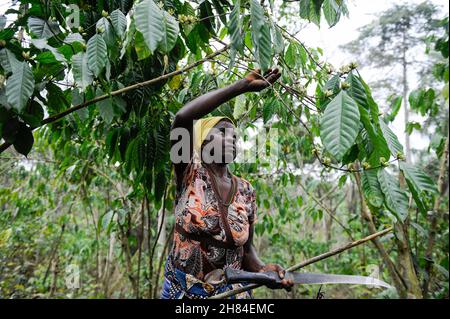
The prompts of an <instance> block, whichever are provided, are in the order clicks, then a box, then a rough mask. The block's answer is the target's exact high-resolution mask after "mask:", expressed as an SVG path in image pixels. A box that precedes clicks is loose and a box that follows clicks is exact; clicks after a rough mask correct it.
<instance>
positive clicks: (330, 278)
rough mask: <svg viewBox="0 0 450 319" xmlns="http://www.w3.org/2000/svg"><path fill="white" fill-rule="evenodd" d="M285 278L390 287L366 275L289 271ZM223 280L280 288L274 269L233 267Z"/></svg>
mask: <svg viewBox="0 0 450 319" xmlns="http://www.w3.org/2000/svg"><path fill="white" fill-rule="evenodd" d="M285 279H291V280H292V281H293V283H294V284H303V285H311V284H320V285H323V284H350V285H369V286H377V287H384V288H392V286H391V285H389V284H388V283H386V282H384V281H382V280H379V279H376V278H373V277H366V276H353V275H333V274H317V273H308V272H303V273H299V272H289V271H287V272H286V273H285ZM225 280H226V282H227V283H228V284H234V283H242V282H246V283H254V284H261V285H266V286H268V287H270V288H281V287H282V285H281V280H282V279H280V277H279V276H278V273H277V272H275V271H267V272H256V273H255V272H248V271H243V270H238V269H233V268H226V269H225Z"/></svg>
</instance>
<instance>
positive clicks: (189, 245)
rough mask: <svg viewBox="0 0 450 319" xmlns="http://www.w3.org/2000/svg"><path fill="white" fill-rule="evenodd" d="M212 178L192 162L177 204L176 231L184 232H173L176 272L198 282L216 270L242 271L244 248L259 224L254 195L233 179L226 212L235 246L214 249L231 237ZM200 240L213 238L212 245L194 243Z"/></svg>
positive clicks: (200, 242)
mask: <svg viewBox="0 0 450 319" xmlns="http://www.w3.org/2000/svg"><path fill="white" fill-rule="evenodd" d="M213 178H214V176H211V173H209V171H208V169H207V168H206V167H205V166H203V165H202V164H201V163H194V162H191V163H190V164H189V165H188V166H187V168H186V170H185V173H184V178H183V182H182V185H181V188H180V191H179V192H177V196H176V200H175V223H176V228H178V229H180V228H181V229H180V231H175V232H174V244H173V247H172V251H171V258H172V260H173V263H174V266H175V267H176V268H178V269H179V270H181V271H183V272H185V273H186V274H190V275H192V276H194V277H196V278H198V279H199V280H203V278H204V276H205V275H206V274H208V273H209V272H210V271H212V270H214V269H223V268H226V267H232V268H235V269H241V268H242V259H243V256H244V247H243V246H244V244H245V243H246V242H247V240H248V238H249V229H250V225H252V224H253V223H254V222H255V221H256V194H255V191H254V189H253V187H252V186H251V184H250V183H249V182H248V181H246V180H245V179H243V178H239V177H237V176H234V175H233V179H234V185H235V188H234V190H235V192H234V195H233V194H232V197H231V198H230V201H229V205H228V206H226V208H225V209H224V210H223V211H224V212H226V213H227V216H226V218H227V221H228V225H229V231H228V234H230V233H231V236H232V240H233V242H234V246H233V247H232V248H230V247H226V246H225V247H219V246H220V245H214V244H213V243H214V241H216V242H219V243H220V242H223V243H225V242H228V240H227V237H229V236H227V233H226V229H225V228H226V227H227V225H224V223H223V219H222V218H223V217H222V218H221V213H220V207H219V205H220V203H219V201H218V198H217V196H216V193H215V192H214V189H213V187H214V185H213V180H212V179H213ZM227 204H228V203H227ZM222 207H224V206H222ZM222 216H223V215H222ZM230 231H231V232H230ZM183 233H184V234H183ZM190 234H193V235H194V236H188V235H190ZM198 236H201V237H202V238H209V239H211V238H212V240H211V241H212V242H213V243H211V242H208V241H206V242H205V241H203V240H202V241H197V240H194V239H192V237H194V238H196V237H198Z"/></svg>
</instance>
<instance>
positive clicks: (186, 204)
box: [161, 69, 292, 299]
mask: <svg viewBox="0 0 450 319" xmlns="http://www.w3.org/2000/svg"><path fill="white" fill-rule="evenodd" d="M280 76H281V74H280V72H279V70H278V69H274V70H269V71H268V72H267V73H266V74H265V75H264V77H263V76H262V75H261V74H260V71H259V70H256V71H253V72H251V73H250V74H248V75H247V76H246V77H245V78H244V79H242V80H239V81H237V82H235V83H233V84H231V85H229V86H227V87H225V88H221V89H217V90H215V91H212V92H209V93H207V94H205V95H202V96H200V97H198V98H196V99H194V100H193V101H191V102H189V103H188V104H186V105H185V106H184V107H182V108H181V109H180V110H179V111H178V112H177V114H176V116H175V120H174V122H173V124H172V130H174V129H184V130H186V131H187V132H188V133H189V135H188V136H189V138H190V140H189V141H188V142H189V151H191V152H190V153H189V154H191V153H192V154H193V155H192V156H189V158H190V160H189V161H187V162H186V161H185V162H181V163H175V162H174V166H175V167H174V168H175V175H176V183H177V195H176V200H175V232H174V243H173V247H172V249H171V251H170V253H169V256H168V259H167V263H166V268H165V278H164V285H163V290H162V294H161V298H163V299H175V298H176V299H179V298H189V299H197V298H208V297H211V296H213V295H215V294H219V293H222V292H224V291H227V290H231V289H234V288H237V287H239V286H242V285H243V284H233V285H229V284H226V283H225V282H224V280H223V271H224V269H225V268H227V267H232V268H234V269H243V270H245V271H251V272H262V271H276V272H277V273H278V274H279V276H280V278H281V279H283V277H284V272H285V270H284V269H283V267H281V266H280V265H277V264H265V263H263V262H262V261H261V260H260V259H259V257H258V254H257V252H256V250H255V247H254V246H253V243H252V241H253V233H254V223H255V221H256V194H255V191H254V189H253V187H252V186H251V184H250V183H249V182H248V181H246V180H245V179H243V178H240V177H237V176H235V175H233V174H232V173H231V172H230V170H229V169H228V164H229V163H230V162H232V161H233V160H234V159H235V157H236V146H235V145H236V140H235V139H236V137H235V132H234V129H235V125H234V123H233V121H232V120H231V119H229V118H227V117H216V116H213V117H206V116H207V115H208V114H209V113H211V112H212V111H214V110H215V109H216V108H217V107H219V106H220V105H221V104H223V103H225V102H227V101H229V100H231V99H233V98H234V97H236V96H238V95H240V94H244V93H246V92H258V91H261V90H263V89H264V88H266V87H268V86H269V85H271V84H273V83H275V82H276V81H277V80H278V78H279V77H280ZM194 122H195V123H194ZM178 142H179V141H172V143H173V145H174V144H175V143H178ZM206 147H208V150H209V151H204V150H205V149H206ZM211 149H212V150H213V151H212V152H211V151H210V150H211ZM217 149H219V150H220V152H216V151H217ZM214 150H216V151H214ZM215 153H217V154H215ZM211 154H212V155H211ZM217 155H218V156H217ZM282 283H283V287H284V288H286V289H290V288H291V287H292V281H290V280H286V279H283V281H282ZM236 298H251V293H250V292H244V293H241V294H239V295H237V296H236Z"/></svg>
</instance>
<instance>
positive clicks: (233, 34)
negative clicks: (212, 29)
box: [228, 0, 244, 53]
mask: <svg viewBox="0 0 450 319" xmlns="http://www.w3.org/2000/svg"><path fill="white" fill-rule="evenodd" d="M228 29H229V30H230V31H229V33H230V39H231V46H232V47H233V48H234V49H235V50H236V51H239V52H241V53H243V49H244V40H243V37H242V20H241V0H235V1H234V8H233V10H232V11H231V14H230V20H229V26H228Z"/></svg>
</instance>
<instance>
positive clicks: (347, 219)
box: [0, 0, 448, 298]
mask: <svg viewBox="0 0 450 319" xmlns="http://www.w3.org/2000/svg"><path fill="white" fill-rule="evenodd" d="M71 3H75V4H77V5H78V7H79V8H80V10H81V15H80V24H81V25H80V26H79V27H78V26H76V27H71V25H70V24H69V23H68V22H67V20H66V18H67V17H69V15H70V13H71V11H70V10H68V7H67V4H68V3H65V2H64V1H60V2H54V1H52V2H51V3H50V2H45V1H21V2H20V3H18V4H17V5H16V6H15V7H13V8H11V9H9V10H8V11H7V12H6V13H5V14H6V15H5V18H6V22H5V23H3V22H2V21H5V18H3V17H2V19H1V20H0V22H1V23H0V27H1V31H0V39H1V40H0V41H2V42H0V45H1V47H2V49H1V50H0V64H1V68H0V70H1V75H0V133H1V136H2V138H3V144H2V146H1V147H0V148H1V150H2V154H1V158H2V161H1V163H0V165H1V166H0V171H1V172H2V174H1V186H2V187H1V191H0V205H1V207H2V209H1V214H0V225H1V228H0V252H1V253H0V259H1V263H0V267H1V275H0V276H1V277H0V278H1V280H0V283H1V284H0V287H1V288H0V289H1V290H0V291H1V292H0V293H1V295H2V297H39V296H53V297H87V296H89V297H144V298H151V297H157V296H158V293H159V288H160V283H161V278H162V272H163V264H164V261H165V256H166V254H167V251H168V249H169V248H170V244H171V243H170V240H171V232H172V231H173V228H172V226H173V216H172V214H171V210H172V205H173V198H174V186H173V183H172V171H171V165H170V161H169V153H168V151H169V129H170V123H171V119H172V117H173V114H174V113H175V112H176V111H177V110H178V109H179V108H180V107H181V106H182V105H183V104H184V103H185V102H186V101H188V100H190V99H192V98H193V97H195V96H198V95H199V94H202V93H205V92H207V91H209V90H211V89H213V88H216V87H219V86H222V85H225V84H227V83H230V82H232V81H235V80H237V79H239V78H241V77H242V76H243V75H244V74H246V73H247V72H248V71H249V70H250V69H253V68H255V67H261V68H262V69H267V68H268V67H270V66H271V65H278V66H280V67H281V68H282V70H283V78H282V82H281V83H280V84H277V85H275V86H274V87H271V88H269V89H268V90H266V91H264V92H263V93H261V94H247V95H245V96H242V97H240V98H238V99H235V100H234V101H232V102H231V103H228V104H227V105H224V106H223V107H221V108H220V110H218V111H217V112H218V113H221V114H225V115H227V116H230V117H234V118H235V119H238V123H239V125H240V126H241V127H242V128H249V127H250V128H252V127H253V128H255V127H256V128H259V129H261V128H270V127H271V128H277V129H278V130H279V138H280V140H279V142H280V147H281V152H280V153H279V155H280V156H279V158H278V160H277V162H276V163H275V164H274V165H268V164H267V163H264V162H262V161H261V159H257V161H256V163H248V164H235V165H234V167H233V169H234V172H235V173H236V174H237V175H242V176H243V177H245V178H246V179H248V180H250V181H251V182H252V183H253V184H254V186H255V188H256V189H257V192H258V208H259V212H258V216H259V218H258V219H259V222H258V224H257V226H256V232H257V235H258V236H257V239H256V245H257V248H258V249H259V251H260V252H262V253H263V255H264V256H263V257H264V259H265V260H270V261H273V262H279V263H281V264H285V265H288V264H292V263H294V262H295V261H298V260H300V259H302V258H306V257H311V256H313V255H315V254H318V253H320V252H323V251H325V250H327V249H329V248H331V247H333V246H334V245H336V244H338V243H341V242H343V241H347V240H349V239H352V238H359V237H362V236H363V235H365V234H368V233H373V232H375V231H376V230H380V229H382V228H385V227H387V226H388V225H391V224H394V225H395V226H396V227H395V234H394V235H393V236H392V237H391V238H383V239H380V240H376V241H375V242H374V244H375V246H374V247H375V249H373V247H372V246H365V247H360V248H357V249H355V250H352V251H350V252H348V253H345V254H342V255H340V256H339V257H335V258H333V259H330V260H329V261H326V262H322V263H320V264H318V265H315V266H311V268H312V269H314V267H316V268H317V269H316V270H320V271H328V272H340V273H349V274H351V273H358V274H374V272H379V274H380V276H382V277H384V279H385V280H387V281H389V282H392V283H393V284H394V285H395V287H396V291H387V292H383V293H382V294H380V292H379V291H377V290H371V289H367V288H361V287H357V288H352V289H348V290H343V289H342V287H339V289H336V290H335V289H334V288H329V292H327V296H330V297H348V296H357V297H381V296H390V297H407V296H415V297H423V296H424V295H425V296H432V297H443V296H446V295H447V294H448V230H447V231H446V230H445V228H446V227H447V228H448V215H447V214H446V213H445V209H446V207H448V203H447V200H446V199H445V196H444V195H445V194H446V192H447V186H446V185H447V183H446V181H447V178H446V176H445V172H446V169H445V168H446V165H447V164H446V158H447V157H448V155H447V154H448V138H446V136H448V135H446V131H447V128H446V127H445V125H443V124H442V123H443V122H442V123H441V122H439V123H430V128H431V127H439V128H440V129H441V131H440V132H441V137H440V138H435V139H434V140H433V143H432V146H430V150H433V149H435V150H436V154H435V153H430V154H428V155H426V154H424V159H425V158H428V159H427V161H428V160H429V161H430V164H429V166H427V165H428V164H427V165H423V166H422V165H412V164H411V163H409V162H403V158H404V155H403V153H404V152H403V146H402V145H401V144H400V142H399V141H398V138H397V137H396V136H395V134H394V133H393V131H392V130H391V129H390V128H389V122H390V121H392V119H393V117H395V114H397V113H398V109H399V108H400V107H401V106H400V105H399V103H398V100H396V103H394V104H393V107H392V109H390V110H389V111H388V112H387V113H384V114H382V112H381V111H380V108H379V106H378V104H377V101H376V99H375V98H374V95H373V94H372V91H371V89H370V88H369V86H368V85H367V83H366V82H365V80H364V79H363V78H362V77H361V75H360V73H359V72H358V69H357V65H356V64H353V63H352V64H349V65H346V66H343V67H342V68H341V69H340V70H339V71H336V70H334V68H333V67H332V66H331V65H329V64H328V63H325V62H323V61H322V58H321V55H322V53H321V49H320V48H309V47H307V46H306V45H305V44H304V43H302V41H301V39H299V38H298V36H297V35H296V34H293V33H292V32H291V31H290V28H289V25H288V24H284V23H283V21H284V18H285V15H286V14H289V17H288V19H287V20H286V21H289V19H293V18H296V19H298V18H302V19H304V20H305V22H311V23H315V24H319V23H320V21H321V19H322V20H323V19H325V21H326V22H327V24H328V25H329V26H333V25H335V24H336V23H338V21H339V19H340V18H342V17H343V16H345V15H347V14H348V10H347V7H346V3H345V2H343V1H337V0H330V1H328V0H325V1H312V0H302V1H299V2H284V3H282V4H281V3H278V2H273V1H255V0H251V1H243V0H241V1H239V0H236V1H226V0H217V1H210V0H205V1H177V0H174V1H162V2H158V3H156V2H154V1H153V0H144V1H137V2H136V3H133V2H131V1H96V2H89V1H88V2H85V1H72V2H71ZM393 10H394V9H393ZM398 10H400V9H398ZM411 10H413V11H414V14H412V16H415V15H416V11H415V10H416V9H411ZM417 10H419V9H417ZM424 11H425V19H430V20H433V21H434V22H433V23H434V24H433V25H434V29H433V32H431V33H427V35H428V36H429V37H428V38H427V39H428V42H427V43H428V47H429V52H430V54H434V53H432V52H439V54H441V56H442V57H440V58H439V59H438V60H436V61H438V62H436V67H434V69H433V70H434V72H433V73H434V75H435V76H436V80H433V81H432V85H433V87H435V88H434V89H432V90H433V92H434V94H433V93H430V92H431V91H430V88H427V87H426V86H424V88H425V89H419V90H417V91H414V93H413V94H412V95H410V96H409V101H410V107H411V109H415V110H419V111H420V112H422V110H423V113H424V115H426V116H430V118H431V117H432V114H435V115H437V114H439V116H442V117H445V115H442V114H445V113H446V112H447V114H448V109H447V108H448V51H447V53H446V52H445V47H446V45H445V43H446V42H447V43H448V27H447V26H448V21H447V22H446V20H443V21H441V22H438V20H437V19H438V18H439V17H438V15H436V17H435V16H434V15H433V12H434V11H433V10H431V9H430V10H428V9H427V10H424ZM417 15H418V16H420V17H422V13H420V14H419V13H417ZM421 19H422V18H421ZM8 20H10V21H9V22H8ZM446 27H447V29H445V28H446ZM394 31H397V29H395V28H393V30H392V32H387V31H386V34H387V35H388V36H392V37H393V38H395V39H397V38H396V36H394V35H393V32H394ZM405 32H406V31H405ZM411 37H412V36H411ZM420 39H421V40H422V38H420ZM416 40H417V39H416ZM416 40H415V41H416ZM405 41H406V40H405ZM408 41H409V38H408ZM411 41H412V40H411ZM417 41H419V40H417ZM402 52H403V51H402ZM436 54H438V53H436ZM396 57H400V58H401V57H402V54H401V52H400V53H399V52H397V54H396ZM433 61H435V60H433ZM446 67H447V68H446ZM446 70H447V71H446ZM445 83H447V84H445ZM430 85H431V84H430ZM445 85H446V88H447V89H446V90H447V91H446V90H445V89H444V90H443V91H442V94H440V92H441V89H442V86H445ZM446 92H447V93H446ZM393 93H394V92H393ZM383 102H384V101H383ZM446 103H447V106H446ZM447 116H448V115H447ZM446 141H447V142H446ZM445 145H447V146H445ZM446 149H447V151H446ZM432 152H434V151H432ZM20 154H23V155H25V156H26V157H24V156H22V155H20ZM427 161H425V160H424V161H423V162H422V161H421V162H420V164H422V163H428V162H427ZM420 166H422V167H420ZM436 167H439V169H436ZM432 172H434V173H432ZM436 172H439V173H436ZM429 176H431V177H429ZM433 180H437V181H438V183H434V181H433ZM436 184H437V185H436ZM430 212H431V213H430ZM446 239H447V244H446ZM446 245H447V246H446ZM71 265H76V266H77V267H79V269H80V276H81V277H80V283H81V286H80V288H79V289H70V288H68V286H67V285H66V283H67V280H68V279H67V278H68V275H69V274H70V269H71V268H70V267H69V266H71ZM68 269H69V273H66V271H68ZM430 274H432V276H430ZM346 288H348V287H346ZM313 289H315V288H314V287H306V286H305V287H296V290H294V291H293V292H292V293H291V297H293V298H298V297H302V296H305V297H307V296H311V295H313ZM270 294H273V295H272V296H274V297H279V296H282V295H283V294H284V292H280V291H269V290H264V289H260V290H258V292H257V295H259V296H271V295H270Z"/></svg>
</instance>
